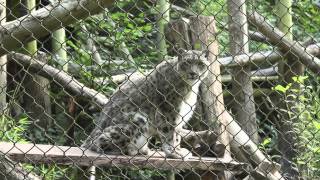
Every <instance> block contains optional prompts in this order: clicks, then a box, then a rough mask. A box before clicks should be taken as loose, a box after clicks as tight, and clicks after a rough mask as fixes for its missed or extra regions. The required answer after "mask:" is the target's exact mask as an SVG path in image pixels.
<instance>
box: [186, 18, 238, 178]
mask: <svg viewBox="0 0 320 180" xmlns="http://www.w3.org/2000/svg"><path fill="white" fill-rule="evenodd" d="M190 30H191V32H192V33H191V44H192V46H193V48H194V49H198V50H207V51H208V61H209V62H210V66H209V68H208V72H209V73H208V76H207V78H206V79H205V80H204V81H203V82H202V83H201V85H200V90H199V91H200V99H201V101H202V102H201V106H202V111H203V114H204V115H205V117H204V121H205V122H206V123H207V125H208V126H209V128H213V129H215V132H216V133H217V134H219V137H218V141H216V143H215V148H214V149H213V150H214V151H215V154H216V155H217V157H219V156H220V157H224V158H226V159H232V158H231V154H230V138H229V136H228V133H227V131H226V126H225V122H223V121H224V119H223V118H221V116H220V115H221V114H222V113H223V111H225V110H226V109H225V107H224V100H223V92H222V80H221V73H220V63H219V61H217V58H218V53H219V50H218V48H219V45H218V41H217V39H216V33H217V29H216V26H215V19H214V17H206V16H191V17H190ZM216 122H218V123H216ZM215 125H216V126H215ZM212 126H214V127H212ZM210 143H212V142H210ZM216 173H217V176H218V178H219V179H230V178H231V174H230V173H229V172H227V171H222V172H216ZM209 174H210V175H207V176H208V178H209V177H210V178H214V177H215V175H214V174H212V172H210V173H209Z"/></svg>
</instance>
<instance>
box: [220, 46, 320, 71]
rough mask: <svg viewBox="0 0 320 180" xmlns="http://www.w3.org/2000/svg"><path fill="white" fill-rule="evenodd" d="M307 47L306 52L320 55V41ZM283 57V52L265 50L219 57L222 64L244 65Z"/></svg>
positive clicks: (274, 60) (230, 65)
mask: <svg viewBox="0 0 320 180" xmlns="http://www.w3.org/2000/svg"><path fill="white" fill-rule="evenodd" d="M303 49H305V52H306V53H308V54H312V55H314V56H319V55H320V43H318V44H312V45H309V46H308V47H307V48H303ZM281 58H284V55H283V53H282V52H279V51H263V52H255V53H249V54H241V55H238V56H235V57H234V58H233V57H231V56H229V57H223V58H219V59H218V61H219V62H220V63H221V64H222V66H228V67H232V66H239V65H240V66H242V65H245V64H248V63H255V64H256V63H261V62H265V61H268V62H270V63H272V62H276V61H279V60H280V59H281Z"/></svg>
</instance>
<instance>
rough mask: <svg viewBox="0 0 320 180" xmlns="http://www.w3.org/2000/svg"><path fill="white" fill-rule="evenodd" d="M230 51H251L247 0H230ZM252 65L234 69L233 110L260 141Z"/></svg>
mask: <svg viewBox="0 0 320 180" xmlns="http://www.w3.org/2000/svg"><path fill="white" fill-rule="evenodd" d="M228 14H229V38H230V52H231V54H232V56H236V55H239V54H247V53H249V44H248V43H249V41H248V23H247V18H246V5H245V0H228ZM250 72H251V68H250V65H245V66H239V67H235V68H234V69H233V71H232V76H233V80H232V89H231V91H232V94H233V96H234V102H233V106H232V107H233V108H232V109H233V110H234V111H233V112H234V114H235V116H236V119H237V120H238V121H239V123H240V125H241V127H242V128H243V129H244V130H245V132H247V133H248V134H249V136H250V137H251V139H252V140H253V141H254V142H255V143H258V142H259V135H258V125H257V122H256V112H255V111H256V109H255V103H254V96H253V87H252V82H251V80H250V76H251V74H250Z"/></svg>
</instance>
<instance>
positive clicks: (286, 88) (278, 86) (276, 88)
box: [272, 84, 291, 93]
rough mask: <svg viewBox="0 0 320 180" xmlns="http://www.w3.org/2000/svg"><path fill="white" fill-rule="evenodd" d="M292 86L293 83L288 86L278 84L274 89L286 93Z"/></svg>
mask: <svg viewBox="0 0 320 180" xmlns="http://www.w3.org/2000/svg"><path fill="white" fill-rule="evenodd" d="M290 87H291V84H288V85H287V86H286V87H283V86H282V85H280V84H279V85H276V86H275V87H273V88H272V89H273V90H276V91H280V92H282V93H285V92H287V90H288V89H289V88H290Z"/></svg>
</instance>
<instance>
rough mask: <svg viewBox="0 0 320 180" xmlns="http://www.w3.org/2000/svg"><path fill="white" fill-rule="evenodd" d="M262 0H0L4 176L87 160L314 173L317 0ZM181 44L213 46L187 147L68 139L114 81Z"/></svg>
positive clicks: (116, 171) (221, 173)
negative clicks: (133, 147) (185, 151)
mask: <svg viewBox="0 0 320 180" xmlns="http://www.w3.org/2000/svg"><path fill="white" fill-rule="evenodd" d="M259 2H260V1H254V2H253V1H252V2H247V3H246V4H245V2H244V1H236V0H230V1H216V2H210V1H205V0H203V1H194V2H189V3H188V2H184V1H181V2H180V1H177V2H167V1H165V0H164V1H163V0H159V1H141V2H140V1H139V2H138V1H137V2H135V1H132V2H123V1H115V2H113V1H111V0H97V1H89V0H80V1H76V0H69V1H52V2H47V1H7V2H6V1H2V6H1V10H2V11H1V14H2V16H1V17H2V19H1V20H2V21H1V22H2V25H1V47H0V54H1V55H2V57H1V65H2V71H1V75H0V79H1V83H2V84H1V87H2V93H1V97H0V99H1V101H0V103H1V106H0V107H1V111H2V119H1V129H2V132H1V135H2V137H1V138H2V140H1V141H2V142H3V143H2V146H1V148H0V149H1V152H2V155H1V156H2V159H3V160H2V165H1V166H3V167H4V168H2V171H1V173H2V174H3V176H4V177H16V178H17V179H25V178H29V179H32V178H33V179H36V178H41V177H46V176H49V175H50V176H51V175H52V174H53V175H52V178H53V179H54V177H55V176H57V177H58V176H62V177H63V176H65V177H66V178H72V177H74V178H77V177H78V176H89V174H86V170H85V168H83V167H82V166H91V165H96V166H97V171H96V174H95V176H96V177H97V178H103V177H108V178H112V177H118V178H130V177H134V176H138V177H140V178H142V177H144V178H147V177H149V176H151V177H153V176H159V177H162V178H169V177H170V178H176V179H179V178H180V179H181V178H194V177H197V178H199V177H201V178H203V179H205V178H209V179H210V178H211V179H213V178H218V179H221V178H225V179H228V178H230V177H231V176H235V177H238V178H240V179H241V178H244V177H249V176H251V177H254V178H256V179H259V178H261V177H265V178H268V179H279V178H281V177H285V178H292V177H293V178H297V177H305V178H316V177H319V169H318V168H317V167H319V164H318V162H317V161H316V158H318V157H319V144H318V143H317V142H315V141H314V139H317V137H319V133H318V131H319V123H320V122H319V120H318V108H317V107H318V78H317V75H318V73H319V63H320V61H319V59H318V58H317V56H319V54H320V51H319V46H318V44H317V43H316V41H317V38H318V34H317V33H316V32H317V28H314V27H313V26H312V23H310V24H311V25H310V24H308V23H305V22H303V21H307V22H314V23H315V24H317V23H318V22H319V21H318V19H320V17H318V16H319V15H317V14H316V12H318V4H317V3H316V2H315V3H306V2H305V3H304V4H303V3H301V4H293V5H292V1H290V0H288V1H279V2H277V3H275V4H272V2H260V3H261V4H259ZM258 5H259V6H258ZM246 6H247V7H246ZM273 6H274V7H276V9H277V11H276V12H269V11H270V9H269V8H270V7H273ZM306 7H307V12H308V13H309V14H312V15H313V16H314V19H312V18H310V17H309V16H307V15H305V14H304V13H303V12H302V9H303V8H306ZM246 9H247V10H246ZM256 11H257V12H259V13H263V14H264V17H263V16H261V15H260V14H258V13H256ZM301 14H302V15H303V16H301V17H302V18H304V19H303V20H302V21H301V20H299V18H297V16H299V15H301ZM228 17H229V18H228ZM5 21H7V22H5ZM275 21H276V23H275ZM293 22H295V23H293ZM275 24H276V25H275ZM307 28H309V29H307ZM179 48H183V49H187V50H209V52H210V53H209V57H208V60H209V61H210V62H211V65H210V68H209V71H210V74H209V76H208V78H207V79H206V80H205V81H204V82H203V83H202V85H201V87H200V89H201V91H200V94H199V104H200V105H199V106H198V107H201V108H198V109H196V113H195V116H194V118H193V119H192V121H191V122H190V124H189V126H190V127H189V129H191V128H192V129H193V130H195V131H197V132H200V133H194V134H192V133H191V134H188V135H189V136H188V137H192V138H190V139H188V138H187V137H185V139H187V140H189V141H188V142H186V146H188V148H189V149H191V150H192V151H193V155H194V156H195V157H194V158H192V159H190V160H185V161H184V160H179V159H166V158H164V157H162V156H161V155H159V156H156V157H143V156H139V157H129V156H126V155H123V156H113V155H108V154H107V155H100V154H94V153H93V152H83V150H81V149H79V148H77V147H79V146H80V145H81V142H82V141H83V140H84V139H85V137H86V136H87V135H88V134H89V133H90V130H92V128H93V127H94V124H95V123H96V121H95V120H94V119H97V116H98V114H99V112H100V111H101V109H102V107H103V106H104V105H105V104H106V102H107V101H108V98H109V97H110V96H112V92H113V91H115V89H116V87H118V86H119V85H120V84H121V83H122V82H124V81H126V80H130V79H131V77H132V78H134V77H135V76H141V75H143V74H147V73H146V72H147V71H148V70H150V69H152V68H153V67H155V65H156V64H158V63H160V62H161V61H162V60H163V59H164V60H165V59H166V58H167V57H169V56H177V50H178V49H179ZM218 49H220V51H218ZM310 87H312V88H310ZM230 112H232V113H230ZM240 127H241V128H240ZM241 129H242V130H241ZM201 132H204V133H201ZM208 134H210V136H209V137H207V135H208ZM61 135H62V136H61ZM187 140H186V141H187ZM23 143H27V144H23ZM41 144H47V145H41ZM62 145H65V146H64V147H62ZM191 145H196V146H191ZM190 146H191V147H190ZM69 147H72V148H69ZM308 151H311V153H310V152H308ZM307 152H308V153H307ZM200 157H201V158H200ZM16 162H23V164H18V163H16ZM41 164H46V165H43V166H41ZM70 164H72V165H73V166H74V169H77V171H76V172H75V171H72V170H70V167H69V169H68V168H67V167H66V166H65V165H70ZM104 166H109V168H105V167H104ZM110 166H111V168H110ZM53 167H55V169H54V170H53V171H50V169H53ZM140 168H141V170H142V172H143V173H141V172H140V171H138V169H140ZM146 168H147V169H146ZM159 168H160V169H161V168H162V169H164V170H159ZM65 172H67V173H65ZM105 172H108V174H105ZM137 172H140V174H139V173H138V175H137ZM146 172H147V173H146ZM64 173H65V174H64ZM135 173H136V174H135ZM148 173H149V174H148ZM48 174H49V175H48ZM46 178H48V177H46Z"/></svg>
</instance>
